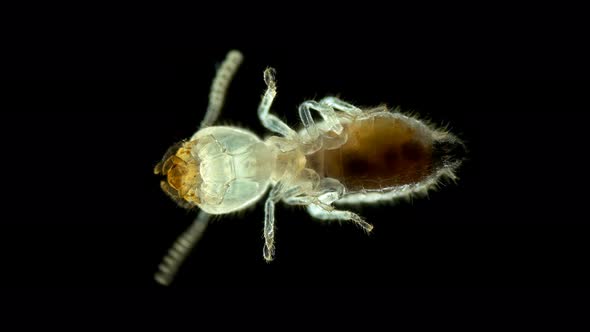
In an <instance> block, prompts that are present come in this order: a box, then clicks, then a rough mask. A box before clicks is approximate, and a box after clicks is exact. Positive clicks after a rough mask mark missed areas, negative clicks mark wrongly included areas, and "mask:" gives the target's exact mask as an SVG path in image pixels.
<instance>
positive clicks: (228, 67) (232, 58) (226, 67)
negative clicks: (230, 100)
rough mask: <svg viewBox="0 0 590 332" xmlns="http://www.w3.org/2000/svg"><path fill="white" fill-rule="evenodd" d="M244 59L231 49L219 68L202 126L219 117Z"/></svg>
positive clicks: (211, 122) (206, 125)
mask: <svg viewBox="0 0 590 332" xmlns="http://www.w3.org/2000/svg"><path fill="white" fill-rule="evenodd" d="M242 59H243V56H242V53H240V52H239V51H236V50H233V51H230V52H229V53H228V54H227V56H226V58H225V60H224V61H223V63H222V64H221V66H220V67H219V69H218V70H217V74H215V78H214V79H213V83H212V84H211V91H210V92H209V106H207V112H206V113H205V117H204V118H203V121H202V122H201V128H205V127H208V126H210V125H212V124H213V123H214V122H215V121H216V120H217V118H218V117H219V114H220V113H221V108H222V107H223V103H224V101H225V94H226V92H227V88H228V86H229V84H230V83H231V80H232V78H233V76H234V74H235V73H236V71H237V70H238V67H239V66H240V64H241V63H242Z"/></svg>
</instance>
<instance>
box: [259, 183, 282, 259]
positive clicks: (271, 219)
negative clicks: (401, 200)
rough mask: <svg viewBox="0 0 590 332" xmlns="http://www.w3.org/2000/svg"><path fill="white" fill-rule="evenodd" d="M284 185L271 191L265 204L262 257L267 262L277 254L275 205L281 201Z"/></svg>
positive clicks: (278, 185)
mask: <svg viewBox="0 0 590 332" xmlns="http://www.w3.org/2000/svg"><path fill="white" fill-rule="evenodd" d="M281 190H282V185H281V184H280V183H279V184H277V185H276V186H275V187H274V188H272V189H271V191H270V194H269V195H268V198H267V199H266V202H265V204H264V249H263V250H262V255H263V256H264V259H265V260H266V261H267V262H270V261H272V260H273V259H274V254H275V204H276V203H277V202H278V201H279V200H280V197H281V196H280V192H281Z"/></svg>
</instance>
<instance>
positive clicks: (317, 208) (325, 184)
mask: <svg viewBox="0 0 590 332" xmlns="http://www.w3.org/2000/svg"><path fill="white" fill-rule="evenodd" d="M318 192H319V193H320V194H319V196H318V200H319V201H320V202H321V204H310V205H308V207H307V212H308V213H309V214H310V215H311V216H312V217H315V218H317V219H320V220H350V221H352V222H354V223H356V224H357V225H358V226H360V227H361V228H363V229H364V230H365V231H367V232H371V230H372V229H373V225H371V224H369V223H367V222H366V221H364V220H363V218H361V217H360V216H359V215H358V214H356V213H353V212H350V211H342V210H335V209H334V208H333V207H332V206H331V205H332V203H334V202H335V201H337V200H338V199H340V197H342V195H344V192H345V188H344V186H343V185H342V183H340V182H339V181H338V180H336V179H332V178H324V179H322V181H321V183H320V186H319V189H318ZM326 206H329V207H330V208H326Z"/></svg>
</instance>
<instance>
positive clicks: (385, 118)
mask: <svg viewBox="0 0 590 332" xmlns="http://www.w3.org/2000/svg"><path fill="white" fill-rule="evenodd" d="M343 126H344V132H343V134H345V133H346V134H347V135H348V140H347V141H346V143H344V144H343V145H342V146H340V147H338V148H336V149H332V150H327V149H320V150H319V151H317V152H315V153H314V154H312V155H309V156H307V161H308V166H306V167H309V168H312V169H314V170H315V171H316V172H317V173H318V174H319V175H320V177H331V178H334V179H337V180H338V181H340V182H341V183H342V184H343V185H344V186H345V187H346V188H347V190H348V191H349V192H358V191H361V190H381V189H386V188H391V187H394V186H401V185H406V184H413V183H418V182H420V181H423V180H424V179H426V178H427V177H428V176H429V175H431V174H432V165H431V164H432V140H431V138H430V137H429V135H428V132H427V130H428V129H427V128H426V127H425V126H424V125H422V124H420V123H417V121H415V120H410V119H409V118H407V117H405V116H401V115H399V114H392V113H380V114H377V115H375V116H373V117H369V118H365V119H360V120H359V119H356V120H354V121H352V122H351V123H348V124H343Z"/></svg>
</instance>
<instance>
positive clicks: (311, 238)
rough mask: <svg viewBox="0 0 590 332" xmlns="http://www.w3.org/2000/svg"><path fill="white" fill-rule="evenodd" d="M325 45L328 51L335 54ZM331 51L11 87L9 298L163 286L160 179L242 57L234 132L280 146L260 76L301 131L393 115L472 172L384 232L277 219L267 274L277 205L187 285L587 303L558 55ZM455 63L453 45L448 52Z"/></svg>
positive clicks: (28, 80)
mask: <svg viewBox="0 0 590 332" xmlns="http://www.w3.org/2000/svg"><path fill="white" fill-rule="evenodd" d="M319 39H320V40H321V38H319ZM371 41H373V40H370V41H368V40H367V41H366V44H368V45H371V44H372V45H373V46H374V47H365V46H366V45H360V46H358V47H355V44H354V43H351V44H344V43H341V42H340V41H337V42H334V43H329V42H328V43H325V44H323V43H321V42H317V40H316V42H315V43H313V44H308V43H301V42H299V41H297V42H293V43H292V44H290V43H287V42H283V43H282V44H281V45H277V44H276V43H270V44H269V45H263V44H262V43H258V44H250V43H247V42H245V41H244V40H242V41H238V42H236V43H235V45H234V44H232V43H230V42H227V43H223V42H218V43H216V44H210V43H206V42H199V43H197V44H196V45H190V43H185V44H186V45H188V46H171V45H158V46H155V45H150V46H147V45H145V44H143V45H134V44H131V45H127V44H125V43H124V41H121V40H119V41H118V42H117V43H116V44H108V43H107V44H105V43H102V44H97V45H94V44H82V45H81V46H80V47H74V46H71V45H70V46H69V47H62V46H55V45H51V46H49V45H44V44H40V45H39V46H36V47H32V48H27V49H26V50H20V51H17V52H16V53H14V54H13V56H12V58H11V61H10V62H8V66H7V67H6V69H5V71H4V75H5V77H7V78H9V79H12V80H11V81H4V82H3V92H2V94H3V96H4V97H3V99H4V100H3V103H4V104H5V106H4V107H3V108H4V110H3V113H2V114H3V118H4V119H3V121H2V128H3V130H2V134H3V137H2V141H3V145H5V146H4V147H3V153H4V158H3V160H4V167H5V172H4V177H5V181H4V184H5V185H4V193H5V194H6V195H7V198H5V200H4V204H3V205H4V207H5V210H6V213H5V214H4V217H3V218H2V225H1V227H2V231H1V232H0V237H1V238H2V241H0V243H1V246H2V251H1V252H2V255H3V256H4V257H3V266H4V268H3V271H4V272H3V274H2V278H4V279H5V280H4V282H3V283H2V285H3V286H4V287H97V288H103V287H131V288H155V287H159V286H157V285H156V284H155V282H153V279H152V276H153V273H154V272H155V270H156V267H157V265H158V263H159V261H160V259H161V257H162V256H163V255H164V254H165V252H166V250H167V249H168V247H169V246H170V244H172V242H173V241H174V240H175V238H176V237H177V236H178V235H179V234H180V233H181V232H182V231H183V230H184V229H185V228H186V227H187V226H188V225H189V224H190V222H191V221H192V219H193V218H194V216H195V215H196V213H195V212H186V211H184V210H182V209H180V208H178V207H176V206H175V204H174V203H173V202H172V201H171V200H169V199H168V198H167V197H166V196H165V195H164V194H163V193H162V192H161V191H160V189H159V180H160V179H159V178H158V177H157V176H155V175H153V174H152V170H153V166H154V165H155V164H156V163H157V162H158V161H159V160H160V158H161V156H162V155H163V153H164V152H165V151H166V149H167V147H168V146H169V145H171V144H173V143H175V142H177V141H179V140H181V139H184V138H186V137H189V136H190V135H192V134H193V132H194V131H195V130H196V129H197V126H198V124H199V122H200V121H201V118H202V116H203V112H204V110H205V108H206V104H207V96H208V92H209V91H208V90H209V86H210V83H211V80H212V78H213V76H214V74H215V64H216V63H219V62H220V61H221V60H222V59H223V58H224V56H225V53H226V52H227V51H228V50H229V49H231V48H233V47H238V48H240V50H241V51H242V52H243V53H244V56H245V60H244V63H243V65H242V67H241V68H240V70H239V72H238V75H237V76H236V78H235V80H234V82H233V83H232V85H231V88H230V90H229V94H228V98H227V101H226V106H225V108H224V111H223V114H222V116H221V118H220V120H219V123H220V124H230V125H237V126H242V127H246V128H250V129H251V130H253V131H254V132H256V133H257V134H259V135H261V136H264V135H267V134H268V133H267V132H266V131H265V130H264V128H263V127H262V126H261V125H260V124H259V121H258V119H257V117H256V107H257V105H258V102H259V100H260V97H261V95H262V93H263V91H264V83H263V80H262V72H263V70H264V68H266V66H273V67H274V68H276V69H277V73H278V74H277V75H278V76H277V79H278V97H277V99H276V102H275V104H274V106H273V111H274V113H276V114H278V115H279V116H280V117H281V118H283V119H285V120H286V122H287V123H288V124H290V125H292V126H295V127H297V126H298V123H299V120H298V118H297V115H296V107H297V105H298V104H299V103H301V102H302V101H304V100H307V99H319V98H321V97H323V96H325V95H334V94H335V95H339V96H341V97H342V98H343V99H345V100H349V101H352V102H354V103H356V104H358V105H363V106H374V105H377V104H381V103H386V104H388V105H390V106H400V107H401V108H402V110H408V111H415V112H416V113H418V114H420V115H422V116H424V117H427V118H429V119H431V121H432V122H433V123H437V124H443V125H446V124H448V125H449V128H450V129H451V131H452V132H454V133H456V134H457V135H458V136H459V137H461V138H463V139H464V140H465V142H466V144H467V146H468V148H469V150H470V153H469V159H468V160H467V161H466V162H465V164H464V165H463V167H461V169H460V170H459V172H458V175H459V177H460V180H459V181H458V183H457V184H456V185H455V184H447V185H445V186H443V187H442V188H441V189H440V190H439V191H436V192H432V193H431V194H430V197H429V198H428V199H416V200H414V201H412V202H399V203H396V204H383V205H381V206H363V207H360V208H359V209H358V211H359V213H360V214H361V215H362V216H364V217H366V219H367V220H368V221H369V222H371V223H373V224H374V226H375V230H374V233H373V234H371V235H370V236H366V235H365V234H364V233H363V232H362V231H360V230H359V229H357V228H356V227H354V226H353V225H349V224H342V225H339V224H337V223H334V224H323V223H321V222H317V221H314V220H312V219H311V218H310V217H309V216H308V215H307V214H306V213H305V211H304V210H302V209H298V208H292V207H285V206H283V205H279V207H278V208H277V211H276V218H277V256H276V260H275V262H273V263H272V264H266V263H265V262H264V261H263V259H262V244H263V240H262V222H263V213H262V206H261V204H258V205H257V206H256V207H255V208H252V209H249V210H247V211H244V212H243V213H239V214H236V215H230V216H226V217H223V218H220V219H219V220H217V221H215V222H213V223H212V224H211V225H210V226H209V229H208V230H207V232H206V234H205V236H204V238H203V239H202V241H201V242H200V243H199V245H198V246H197V247H196V248H195V250H194V253H193V254H192V255H191V256H190V257H189V259H188V260H187V261H186V264H185V266H184V268H183V269H182V270H181V272H180V274H179V276H178V278H177V280H176V282H175V284H174V285H173V287H260V286H262V287H266V286H268V287H299V286H317V287H331V286H344V287H401V288H406V287H587V286H588V280H589V277H590V275H589V274H588V272H587V271H586V265H587V261H588V253H589V252H590V251H589V249H590V248H589V247H590V244H589V242H588V234H590V227H589V224H588V222H587V217H586V215H587V213H586V212H585V211H584V206H585V204H586V202H585V198H586V196H587V194H586V191H585V190H586V187H585V186H584V184H583V183H584V177H585V172H584V168H585V167H584V165H585V163H584V162H583V161H582V158H583V157H584V154H585V153H586V151H587V146H586V144H587V138H586V132H587V129H586V125H587V123H586V118H585V114H586V112H587V109H588V100H587V98H586V97H587V91H588V87H589V84H588V82H587V81H576V80H567V78H569V77H571V76H572V75H573V76H575V77H577V78H583V77H584V73H583V72H581V71H579V70H578V69H579V68H578V67H577V66H576V65H575V64H572V63H571V62H567V60H564V59H563V58H560V59H558V60H556V61H553V62H547V61H545V60H547V58H546V57H545V58H543V59H538V58H535V57H534V56H533V55H534V53H535V52H530V53H524V54H523V53H518V52H513V51H512V48H511V47H510V46H507V47H505V48H495V49H493V48H491V47H490V48H489V49H488V48H477V47H475V48H467V49H466V50H463V49H461V50H456V49H452V48H451V50H452V51H450V50H449V48H442V47H438V46H433V47H432V48H430V47H428V48H417V49H411V48H401V49H398V48H396V47H395V45H392V44H390V45H386V46H382V47H377V46H378V44H375V43H371ZM447 46H448V45H447Z"/></svg>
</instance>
